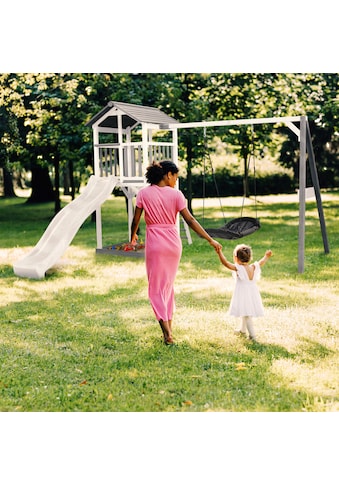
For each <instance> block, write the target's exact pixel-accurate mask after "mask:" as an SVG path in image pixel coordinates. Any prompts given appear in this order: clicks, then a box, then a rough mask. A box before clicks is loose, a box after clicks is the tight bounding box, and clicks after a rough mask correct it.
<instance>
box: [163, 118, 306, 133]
mask: <svg viewBox="0 0 339 485" xmlns="http://www.w3.org/2000/svg"><path fill="white" fill-rule="evenodd" d="M300 119H301V116H283V117H276V118H248V119H241V120H221V121H194V122H191V123H171V124H169V125H160V128H163V129H169V130H171V129H173V128H178V129H185V128H204V127H206V128H208V127H210V128H212V127H216V126H240V125H263V124H265V123H274V124H276V123H288V122H290V123H293V122H298V121H300Z"/></svg>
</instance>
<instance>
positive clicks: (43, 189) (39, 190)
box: [27, 164, 55, 204]
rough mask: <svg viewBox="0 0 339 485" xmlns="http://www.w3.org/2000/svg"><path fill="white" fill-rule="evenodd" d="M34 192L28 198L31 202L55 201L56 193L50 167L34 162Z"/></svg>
mask: <svg viewBox="0 0 339 485" xmlns="http://www.w3.org/2000/svg"><path fill="white" fill-rule="evenodd" d="M31 170H32V193H31V196H30V198H29V199H28V200H27V202H28V203H30V204H35V203H40V202H54V201H55V194H54V190H53V185H52V182H51V179H50V176H49V172H48V167H42V166H41V165H37V164H34V165H33V166H32V169H31Z"/></svg>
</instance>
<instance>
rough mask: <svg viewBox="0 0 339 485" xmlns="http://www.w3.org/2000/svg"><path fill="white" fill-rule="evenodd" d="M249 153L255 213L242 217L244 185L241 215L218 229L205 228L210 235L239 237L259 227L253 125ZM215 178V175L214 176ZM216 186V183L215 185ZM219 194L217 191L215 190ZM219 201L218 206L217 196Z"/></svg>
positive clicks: (227, 237) (222, 237)
mask: <svg viewBox="0 0 339 485" xmlns="http://www.w3.org/2000/svg"><path fill="white" fill-rule="evenodd" d="M251 155H252V157H253V160H254V163H253V165H254V203H255V215H256V217H255V218H254V217H244V216H243V215H242V214H243V208H244V205H245V198H246V190H245V187H244V195H243V201H242V207H241V215H240V217H238V218H236V219H232V220H231V221H229V222H227V223H226V224H225V225H224V226H223V227H221V228H219V229H206V232H207V233H208V234H209V235H210V236H212V237H217V238H221V239H239V238H241V237H244V236H248V235H249V234H252V233H253V232H255V231H257V230H258V229H259V228H260V221H259V219H258V216H257V193H256V173H255V158H254V138H253V125H252V149H251ZM209 159H210V162H211V166H212V161H211V158H210V157H209ZM250 161H251V157H249V160H248V165H247V174H248V173H249V164H250ZM212 174H213V175H214V170H213V166H212ZM214 180H215V176H214ZM216 187H217V185H216ZM217 193H218V196H219V191H218V192H217ZM219 201H220V206H221V199H220V196H219ZM222 213H223V217H224V221H225V215H224V212H223V210H222Z"/></svg>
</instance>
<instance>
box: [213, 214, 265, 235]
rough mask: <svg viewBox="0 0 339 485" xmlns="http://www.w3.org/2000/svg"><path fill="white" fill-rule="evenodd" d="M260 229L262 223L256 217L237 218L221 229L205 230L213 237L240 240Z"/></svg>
mask: <svg viewBox="0 0 339 485" xmlns="http://www.w3.org/2000/svg"><path fill="white" fill-rule="evenodd" d="M258 229H260V221H259V219H257V218H256V217H242V216H241V217H236V218H235V219H232V220H231V221H228V222H227V223H226V224H225V225H224V226H222V227H220V228H219V229H205V231H206V232H207V233H208V234H209V235H210V236H211V237H217V238H221V239H240V238H241V237H245V236H248V235H249V234H252V233H253V232H255V231H257V230H258Z"/></svg>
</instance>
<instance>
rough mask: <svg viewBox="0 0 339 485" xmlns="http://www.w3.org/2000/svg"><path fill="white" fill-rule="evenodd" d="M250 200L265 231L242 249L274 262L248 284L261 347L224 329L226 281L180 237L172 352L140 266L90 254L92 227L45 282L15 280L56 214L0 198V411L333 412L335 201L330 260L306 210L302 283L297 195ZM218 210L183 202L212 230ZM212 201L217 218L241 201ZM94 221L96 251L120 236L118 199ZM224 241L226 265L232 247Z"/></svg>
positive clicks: (328, 212) (206, 253)
mask: <svg viewBox="0 0 339 485" xmlns="http://www.w3.org/2000/svg"><path fill="white" fill-rule="evenodd" d="M258 199H259V200H258V208H257V209H258V216H259V218H260V220H261V225H262V227H261V229H260V230H259V231H257V232H256V233H254V234H252V235H250V236H247V237H246V238H243V239H242V240H241V241H244V242H246V243H248V244H251V245H252V248H253V251H254V258H255V259H256V258H260V257H261V256H262V255H263V253H264V251H265V249H268V248H271V249H272V250H273V253H274V256H273V257H272V258H271V260H270V261H269V262H268V263H267V265H266V266H265V267H264V268H263V275H262V279H261V281H260V283H259V284H260V290H261V294H262V298H263V302H264V306H265V310H266V314H265V316H264V317H262V318H258V319H256V320H255V322H254V323H255V328H256V331H257V337H258V343H252V342H249V341H247V340H245V339H239V338H238V337H236V336H235V335H234V334H233V331H234V329H235V328H236V327H237V321H236V319H233V318H232V317H229V316H228V315H227V310H228V305H229V301H230V297H231V294H232V288H233V281H232V277H231V273H230V272H229V271H227V270H226V268H224V267H223V266H221V265H220V263H219V260H218V258H217V256H216V254H215V253H214V252H213V250H212V249H211V247H210V246H209V245H208V244H207V243H206V242H205V241H203V240H200V239H199V238H198V237H197V236H196V235H195V234H194V233H193V234H192V238H193V244H192V245H191V246H190V245H188V244H187V242H186V240H185V239H184V232H183V255H182V260H181V264H180V269H179V272H178V276H177V280H176V302H177V311H176V314H175V320H174V330H175V331H174V336H175V339H176V342H177V345H176V346H175V347H166V346H164V345H163V343H162V339H161V331H160V327H159V325H158V323H157V322H156V320H155V318H154V315H153V312H152V310H151V307H150V305H149V302H148V298H147V282H146V276H145V267H144V261H143V259H133V258H130V257H127V258H126V257H119V256H109V255H102V254H100V255H97V254H96V253H95V247H96V235H95V224H94V223H93V222H92V221H91V220H90V218H88V219H87V220H86V221H85V223H84V224H83V226H82V227H81V229H80V231H79V232H78V234H77V235H76V237H75V239H74V240H73V242H72V244H71V246H70V247H69V248H68V250H67V251H66V253H65V254H64V256H63V258H62V260H61V261H60V262H59V263H58V264H57V265H56V266H55V267H53V268H52V269H51V270H49V271H48V274H47V276H46V278H45V279H44V280H28V279H25V278H19V277H16V276H15V275H14V273H13V269H12V265H13V263H14V262H15V261H16V260H17V259H19V258H20V257H22V256H23V255H24V254H26V253H27V252H28V251H29V250H30V249H31V248H32V247H34V245H35V244H36V242H37V241H38V239H39V238H40V237H41V235H42V234H43V232H44V230H45V228H46V227H47V225H48V222H49V220H50V219H51V217H52V216H53V205H52V204H41V205H27V204H25V199H24V198H16V199H10V200H7V199H1V200H0V228H1V232H0V276H1V286H0V321H1V325H0V359H1V360H0V362H1V368H0V369H1V370H0V411H21V412H22V411H53V412H57V411H134V412H138V411H145V412H163V411H175V412H177V411H178V412H206V411H258V412H267V411H273V412H274V411H279V412H283V411H287V412H290V411H315V412H323V411H338V410H339V389H338V382H339V374H338V372H339V371H338V369H339V356H338V334H339V331H338V310H339V285H338V272H337V267H338V266H337V262H338V257H339V248H338V233H339V220H338V217H337V215H338V206H339V194H338V193H336V194H335V193H332V194H329V193H328V194H327V193H325V194H324V195H323V205H324V212H325V218H326V224H327V231H328V238H329V244H330V254H327V255H325V254H324V250H323V245H322V238H321V232H320V226H319V220H318V213H317V208H316V204H315V202H314V201H312V200H310V201H307V213H306V250H305V254H306V257H305V272H304V273H303V274H299V273H298V271H297V268H298V261H297V259H298V202H297V196H296V195H291V196H288V197H279V196H277V197H259V198H258ZM218 204H219V201H218V200H213V201H212V200H208V201H205V208H204V214H203V212H202V205H201V201H194V207H195V215H196V217H197V218H198V219H199V220H200V222H202V215H204V225H205V227H219V226H221V225H222V224H223V221H222V219H221V217H220V207H219V206H218ZM223 204H224V206H223V209H224V212H225V214H226V216H227V218H228V219H230V218H233V217H237V216H239V215H240V214H239V213H240V209H239V207H240V205H241V199H224V200H223ZM246 210H247V211H248V212H251V211H253V207H249V206H248V207H247V208H246V207H245V211H246ZM102 212H103V234H104V244H107V245H108V244H112V243H118V242H121V241H126V240H127V215H126V210H125V202H124V199H121V198H114V197H112V198H111V199H109V200H108V201H107V202H105V204H104V205H103V207H102ZM244 215H246V214H244ZM248 215H253V214H250V213H248ZM141 229H142V233H143V234H144V226H142V228H141ZM221 242H222V244H223V246H224V252H225V254H226V255H227V256H229V257H231V254H232V250H233V247H234V245H235V243H236V242H239V241H236V242H235V241H225V240H221Z"/></svg>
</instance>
